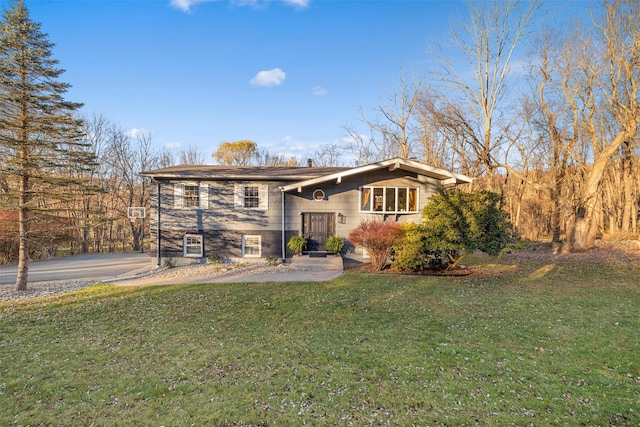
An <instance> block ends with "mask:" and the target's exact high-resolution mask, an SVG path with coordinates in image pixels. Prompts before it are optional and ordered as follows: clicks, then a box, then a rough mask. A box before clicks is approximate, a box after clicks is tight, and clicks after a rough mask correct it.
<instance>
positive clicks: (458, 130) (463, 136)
mask: <svg viewBox="0 0 640 427" xmlns="http://www.w3.org/2000/svg"><path fill="white" fill-rule="evenodd" d="M540 5H541V2H540V1H539V0H532V1H524V0H509V1H467V2H466V6H467V9H468V10H469V16H468V20H467V21H464V22H462V23H457V24H455V25H454V26H453V27H452V30H451V40H452V48H453V53H452V52H451V51H446V52H445V51H444V50H442V48H441V50H440V54H439V59H440V64H441V70H440V71H438V72H437V73H436V77H437V78H438V79H440V81H441V82H442V86H441V87H440V88H438V89H437V90H435V89H433V90H432V91H430V92H429V96H431V97H433V98H434V99H435V101H436V102H433V105H434V106H437V110H433V112H434V113H435V112H438V114H435V115H434V119H435V120H436V121H435V125H436V126H437V127H438V128H439V129H441V131H442V132H445V133H447V134H448V140H449V141H450V142H452V143H454V144H455V145H454V146H453V148H454V150H456V152H457V153H458V154H459V155H465V156H466V155H469V154H472V155H473V156H474V158H473V159H467V160H466V162H470V161H471V160H473V161H475V162H477V163H478V164H479V165H481V167H482V169H484V171H485V172H486V173H487V174H489V175H493V173H494V170H495V168H496V166H497V163H498V162H497V160H496V159H498V158H499V157H500V150H501V149H503V146H504V144H505V143H506V142H507V141H508V140H509V138H510V137H509V132H510V131H511V129H510V128H511V126H512V125H513V124H514V120H515V117H514V116H513V115H511V114H510V106H509V105H508V98H507V97H506V94H507V89H508V88H509V87H510V86H509V81H508V79H509V77H510V75H511V73H512V71H513V62H514V56H515V54H516V51H517V49H518V48H519V47H521V46H522V45H523V44H524V43H525V42H526V40H527V38H528V36H529V34H530V31H531V29H532V25H533V21H534V17H535V15H536V13H537V11H538V10H539V9H540ZM456 53H458V54H460V55H462V56H463V57H464V59H465V61H466V62H465V65H466V66H465V67H460V66H458V65H457V64H456V63H455V62H454V58H457V57H458V56H459V55H456ZM469 73H471V76H472V77H471V78H470V79H469V78H467V75H468V74H469ZM461 144H464V145H465V146H467V147H462V146H461ZM467 148H470V149H471V150H470V151H469V150H468V149H467ZM468 169H469V170H475V169H476V168H475V167H474V166H473V165H468Z"/></svg>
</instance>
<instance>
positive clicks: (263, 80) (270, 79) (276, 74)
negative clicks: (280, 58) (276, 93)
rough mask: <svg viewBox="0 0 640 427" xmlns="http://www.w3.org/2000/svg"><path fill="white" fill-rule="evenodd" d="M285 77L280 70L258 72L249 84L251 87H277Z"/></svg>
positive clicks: (285, 74)
mask: <svg viewBox="0 0 640 427" xmlns="http://www.w3.org/2000/svg"><path fill="white" fill-rule="evenodd" d="M286 77H287V73H285V72H284V71H282V70H281V69H280V68H274V69H272V70H266V71H260V72H259V73H258V74H256V76H255V77H254V78H252V79H251V80H250V81H249V83H251V84H252V85H253V86H279V85H281V84H282V82H283V81H284V79H285V78H286Z"/></svg>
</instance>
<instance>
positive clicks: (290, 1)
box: [169, 0, 310, 12]
mask: <svg viewBox="0 0 640 427" xmlns="http://www.w3.org/2000/svg"><path fill="white" fill-rule="evenodd" d="M211 1H216V0H170V1H169V4H170V5H171V6H172V7H175V8H176V9H179V10H181V11H183V12H190V11H191V7H192V6H195V5H196V4H198V3H206V2H211ZM281 1H282V3H284V4H287V5H289V6H293V7H297V8H300V9H304V8H306V7H308V6H309V1H310V0H281ZM232 3H234V4H237V5H239V6H248V7H254V8H258V7H261V6H262V5H266V4H268V1H267V2H263V1H262V0H234V1H233V2H232Z"/></svg>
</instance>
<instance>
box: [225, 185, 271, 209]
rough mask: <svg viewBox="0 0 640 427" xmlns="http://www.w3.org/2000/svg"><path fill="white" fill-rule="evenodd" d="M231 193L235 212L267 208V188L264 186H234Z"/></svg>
mask: <svg viewBox="0 0 640 427" xmlns="http://www.w3.org/2000/svg"><path fill="white" fill-rule="evenodd" d="M233 192H234V203H233V205H234V208H235V209H236V210H245V209H262V210H266V209H268V208H269V187H268V186H266V185H264V184H236V185H235V186H234V191H233Z"/></svg>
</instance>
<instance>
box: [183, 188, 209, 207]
mask: <svg viewBox="0 0 640 427" xmlns="http://www.w3.org/2000/svg"><path fill="white" fill-rule="evenodd" d="M174 207H175V208H176V209H209V185H208V184H199V183H197V182H184V183H179V184H175V185H174Z"/></svg>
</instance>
